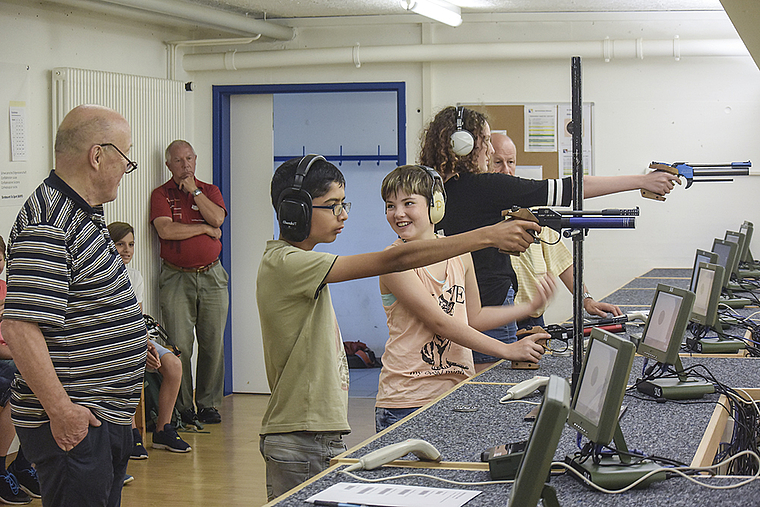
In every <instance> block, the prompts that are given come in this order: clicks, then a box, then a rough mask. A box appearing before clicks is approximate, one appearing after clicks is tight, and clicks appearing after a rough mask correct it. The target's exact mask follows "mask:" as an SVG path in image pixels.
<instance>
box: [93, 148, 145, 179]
mask: <svg viewBox="0 0 760 507" xmlns="http://www.w3.org/2000/svg"><path fill="white" fill-rule="evenodd" d="M98 146H110V147H112V148H113V149H115V150H116V151H118V152H119V155H121V156H122V157H124V160H126V161H127V170H126V171H124V174H129V173H131V172H132V171H134V170H135V169H137V162H133V161H131V160H129V157H127V156H126V155H124V154H123V153H122V152H121V150H120V149H119V148H118V146H116V145H115V144H113V143H103V144H99V145H98Z"/></svg>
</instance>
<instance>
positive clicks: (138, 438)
mask: <svg viewBox="0 0 760 507" xmlns="http://www.w3.org/2000/svg"><path fill="white" fill-rule="evenodd" d="M132 439H133V440H134V441H135V446H134V447H133V448H132V454H130V455H129V459H148V451H147V450H146V449H145V446H144V445H143V441H142V435H140V430H138V429H137V428H132Z"/></svg>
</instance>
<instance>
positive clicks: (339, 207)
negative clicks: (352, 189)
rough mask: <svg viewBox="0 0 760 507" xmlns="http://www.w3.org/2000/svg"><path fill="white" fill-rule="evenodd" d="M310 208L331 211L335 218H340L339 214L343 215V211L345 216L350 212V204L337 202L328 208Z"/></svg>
mask: <svg viewBox="0 0 760 507" xmlns="http://www.w3.org/2000/svg"><path fill="white" fill-rule="evenodd" d="M312 208H320V209H331V210H332V212H333V215H335V216H336V217H337V216H340V214H341V213H343V210H346V214H348V212H349V211H351V203H350V202H339V203H338V204H331V205H330V206H312Z"/></svg>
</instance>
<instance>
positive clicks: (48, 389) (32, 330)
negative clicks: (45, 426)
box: [2, 320, 100, 452]
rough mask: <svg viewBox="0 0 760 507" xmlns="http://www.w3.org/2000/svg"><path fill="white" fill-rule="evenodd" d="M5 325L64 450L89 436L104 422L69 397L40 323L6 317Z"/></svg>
mask: <svg viewBox="0 0 760 507" xmlns="http://www.w3.org/2000/svg"><path fill="white" fill-rule="evenodd" d="M2 326H3V329H2V331H3V337H4V338H5V341H6V342H7V343H8V346H9V347H10V351H11V354H12V355H13V361H14V362H15V363H16V367H17V368H18V370H19V372H20V373H21V376H22V377H23V378H24V381H25V382H26V383H27V384H28V385H29V387H30V388H31V390H32V391H33V392H34V394H35V395H37V398H38V399H39V400H40V403H41V404H42V407H43V408H44V409H45V412H46V413H47V415H48V417H49V418H50V430H51V432H52V434H53V438H54V439H55V441H56V443H57V444H58V446H59V447H60V448H61V449H63V450H64V451H67V452H68V451H70V450H71V449H73V448H74V447H75V446H76V445H77V444H79V442H81V441H82V440H83V439H84V437H86V436H87V431H88V429H89V427H90V426H100V421H99V420H98V419H97V418H96V417H95V415H94V414H93V413H92V412H91V411H90V410H89V409H88V408H87V407H84V406H82V405H77V404H75V403H74V402H72V401H71V398H69V395H68V393H66V391H65V390H64V388H63V385H62V384H61V382H60V381H59V380H58V376H57V375H56V373H55V369H54V368H53V362H52V361H51V360H50V353H49V352H48V349H47V345H46V343H45V337H44V336H43V335H42V332H41V331H40V328H39V326H37V324H35V323H33V322H25V321H21V320H4V321H3V324H2Z"/></svg>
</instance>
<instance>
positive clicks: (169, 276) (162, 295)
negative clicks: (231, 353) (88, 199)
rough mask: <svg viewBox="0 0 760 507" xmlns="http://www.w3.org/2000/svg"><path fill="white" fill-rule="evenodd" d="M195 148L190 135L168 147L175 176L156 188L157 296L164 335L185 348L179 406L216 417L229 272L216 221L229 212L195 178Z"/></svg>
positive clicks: (188, 414)
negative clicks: (195, 350) (195, 356)
mask: <svg viewBox="0 0 760 507" xmlns="http://www.w3.org/2000/svg"><path fill="white" fill-rule="evenodd" d="M196 158H197V156H196V154H195V150H193V147H192V146H191V145H190V143H188V142H187V141H182V140H177V141H173V142H172V143H171V144H170V145H169V146H168V147H167V148H166V167H168V168H169V171H171V173H172V178H171V179H170V180H169V181H167V182H166V183H165V184H163V185H162V186H160V187H158V188H156V189H155V190H153V193H152V195H151V199H150V221H151V223H152V224H153V227H155V228H156V232H158V237H159V240H160V242H161V258H162V259H163V264H162V266H161V276H160V277H159V282H158V288H159V302H160V305H161V319H162V324H163V326H164V328H165V329H166V331H167V333H168V334H169V336H170V337H171V338H172V339H174V341H175V343H176V344H177V346H178V347H179V348H180V350H181V351H182V352H183V354H182V355H181V356H180V358H181V359H182V386H181V387H180V390H179V396H178V397H177V409H178V410H179V411H180V414H182V419H183V421H185V422H186V423H192V422H193V421H194V420H195V419H196V418H197V419H198V420H200V421H201V422H203V423H212V424H213V423H218V422H220V421H221V416H220V415H219V412H218V411H217V408H216V407H218V406H219V405H220V404H221V402H222V395H223V391H224V343H223V336H224V325H225V323H226V322H227V310H228V307H229V293H228V290H227V279H228V275H227V272H226V271H225V270H224V268H223V267H222V265H221V264H220V262H219V253H220V252H221V250H222V243H221V241H220V240H219V238H220V237H221V235H222V231H221V229H220V227H221V226H222V223H223V222H224V219H225V217H226V216H227V209H226V208H225V206H224V199H223V198H222V193H221V192H220V191H219V189H218V188H217V187H216V186H214V185H212V184H210V183H204V182H202V181H200V180H198V179H196V178H195V161H196ZM193 329H194V330H195V335H196V336H197V338H198V360H197V368H196V372H195V406H197V408H198V412H197V414H196V412H195V407H194V405H193V382H192V372H191V364H190V356H191V354H192V350H193Z"/></svg>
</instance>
